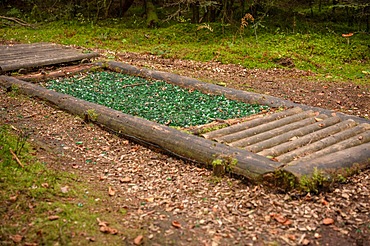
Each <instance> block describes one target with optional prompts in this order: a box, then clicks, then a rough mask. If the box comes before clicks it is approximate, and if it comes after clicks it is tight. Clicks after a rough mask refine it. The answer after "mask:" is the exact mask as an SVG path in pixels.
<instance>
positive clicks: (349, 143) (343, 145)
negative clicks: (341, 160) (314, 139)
mask: <svg viewBox="0 0 370 246" xmlns="http://www.w3.org/2000/svg"><path fill="white" fill-rule="evenodd" d="M369 141H370V132H369V131H367V132H363V133H361V134H359V135H357V136H354V137H352V138H349V139H347V140H344V141H341V142H339V143H337V144H333V145H331V146H329V147H327V148H324V149H322V150H319V151H316V152H315V153H312V154H311V155H307V156H305V157H302V158H300V159H299V160H297V161H292V162H290V163H289V165H296V164H297V163H299V162H304V161H310V160H313V159H316V158H320V157H322V156H324V155H330V154H332V153H336V152H339V151H343V150H345V149H348V148H351V147H353V146H357V145H360V144H362V143H366V142H369ZM368 153H370V152H368ZM337 160H338V159H337Z"/></svg>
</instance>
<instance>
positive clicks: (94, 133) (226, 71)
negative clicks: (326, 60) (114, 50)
mask: <svg viewBox="0 0 370 246" xmlns="http://www.w3.org/2000/svg"><path fill="white" fill-rule="evenodd" d="M102 54H104V52H102ZM117 60H121V61H124V62H127V63H130V64H132V65H136V66H143V67H147V68H153V69H157V70H161V71H170V72H175V73H178V74H181V75H186V76H190V77H194V78H198V79H201V80H203V81H206V82H212V83H219V82H224V83H226V86H228V87H232V88H237V89H243V90H248V91H254V92H259V93H265V94H270V95H272V96H277V97H282V98H285V99H289V100H292V101H295V102H299V103H304V104H308V105H312V106H319V107H322V108H326V109H333V110H337V111H342V112H344V113H347V114H353V115H357V116H360V117H365V118H367V117H369V115H368V114H369V105H370V90H369V89H370V85H369V84H366V85H355V84H352V83H351V82H340V83H339V82H335V83H334V82H323V81H315V80H317V79H316V76H315V74H312V73H310V72H304V71H299V70H296V69H287V70H286V69H272V70H259V69H251V70H248V69H244V68H242V67H241V66H237V65H225V64H220V63H217V62H209V63H200V62H194V61H183V60H173V59H165V58H161V57H157V56H152V55H145V54H144V55H143V54H141V55H139V54H134V53H125V54H120V55H118V56H117ZM0 124H10V125H12V126H13V127H14V129H17V130H19V131H27V132H28V133H30V141H31V143H33V144H34V146H35V147H36V148H37V150H38V151H37V156H38V158H40V159H42V160H43V161H44V162H46V163H47V164H48V165H49V166H50V167H53V168H57V169H62V170H66V171H69V172H73V173H77V174H79V175H80V176H81V180H84V181H85V182H86V183H89V184H91V187H94V189H101V190H104V191H106V193H107V197H106V198H105V199H106V201H107V203H106V204H108V205H109V209H110V210H111V211H112V213H117V214H119V213H118V210H119V209H120V208H125V209H126V210H127V211H128V212H127V214H126V215H121V214H120V215H119V216H117V221H116V223H119V224H120V225H121V226H122V228H120V230H126V229H138V228H139V229H142V230H143V231H144V232H145V233H143V239H142V240H139V239H137V238H136V242H135V240H134V238H122V240H123V241H122V242H123V244H124V245H133V244H135V243H139V244H140V243H141V244H143V245H212V246H217V245H369V242H370V202H369V192H370V170H369V169H367V170H364V171H363V172H361V173H359V174H357V175H355V176H352V177H350V178H348V179H347V180H344V181H343V183H341V184H333V185H332V186H331V187H330V189H329V190H326V191H322V192H319V193H317V194H301V193H296V192H294V191H291V192H282V191H281V190H279V189H278V188H277V187H270V186H267V185H266V184H251V183H248V182H247V181H245V180H242V179H240V178H239V177H228V176H226V177H223V178H216V177H214V176H213V175H212V171H211V170H208V169H206V168H204V167H203V166H201V165H198V164H196V163H192V162H189V161H185V160H180V159H178V158H175V157H173V156H169V155H166V154H164V153H161V152H159V151H158V150H155V149H151V148H148V147H146V146H143V145H138V144H137V143H135V142H133V141H131V140H130V139H125V138H122V137H119V136H118V135H117V134H114V133H111V132H109V131H106V130H104V129H103V128H101V127H99V126H97V125H93V124H87V123H85V122H84V121H83V120H82V119H80V118H76V117H75V116H72V115H69V114H67V113H65V112H63V111H60V110H58V109H56V108H54V107H51V106H50V105H47V104H46V103H45V102H42V101H39V100H38V99H35V98H27V97H22V96H15V97H14V96H13V97H11V96H10V95H9V94H7V92H5V90H4V89H1V90H0ZM81 141H82V142H83V144H82V145H81V144H80V142H81ZM77 142H78V143H79V144H76V143H77ZM108 187H112V188H113V189H114V190H115V191H116V192H115V195H114V196H109V195H108ZM112 224H114V223H112ZM96 233H97V234H99V233H101V232H99V230H98V229H97V232H96ZM119 236H120V234H119V233H118V235H112V237H119ZM82 244H84V243H83V241H82ZM85 244H91V242H90V243H89V242H88V240H86V243H85ZM92 244H94V243H92ZM95 244H96V245H103V244H104V242H101V241H96V242H95Z"/></svg>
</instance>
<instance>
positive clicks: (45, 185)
mask: <svg viewBox="0 0 370 246" xmlns="http://www.w3.org/2000/svg"><path fill="white" fill-rule="evenodd" d="M41 186H42V187H44V188H49V184H48V183H42V184H41Z"/></svg>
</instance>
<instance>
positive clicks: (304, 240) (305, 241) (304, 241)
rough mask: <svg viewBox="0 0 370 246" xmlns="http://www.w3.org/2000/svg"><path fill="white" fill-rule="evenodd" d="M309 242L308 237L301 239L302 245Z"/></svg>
mask: <svg viewBox="0 0 370 246" xmlns="http://www.w3.org/2000/svg"><path fill="white" fill-rule="evenodd" d="M309 244H310V240H308V239H303V241H302V245H309Z"/></svg>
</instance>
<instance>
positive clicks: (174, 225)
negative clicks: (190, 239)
mask: <svg viewBox="0 0 370 246" xmlns="http://www.w3.org/2000/svg"><path fill="white" fill-rule="evenodd" d="M172 226H173V227H175V228H181V224H180V222H178V221H177V220H174V221H172Z"/></svg>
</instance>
